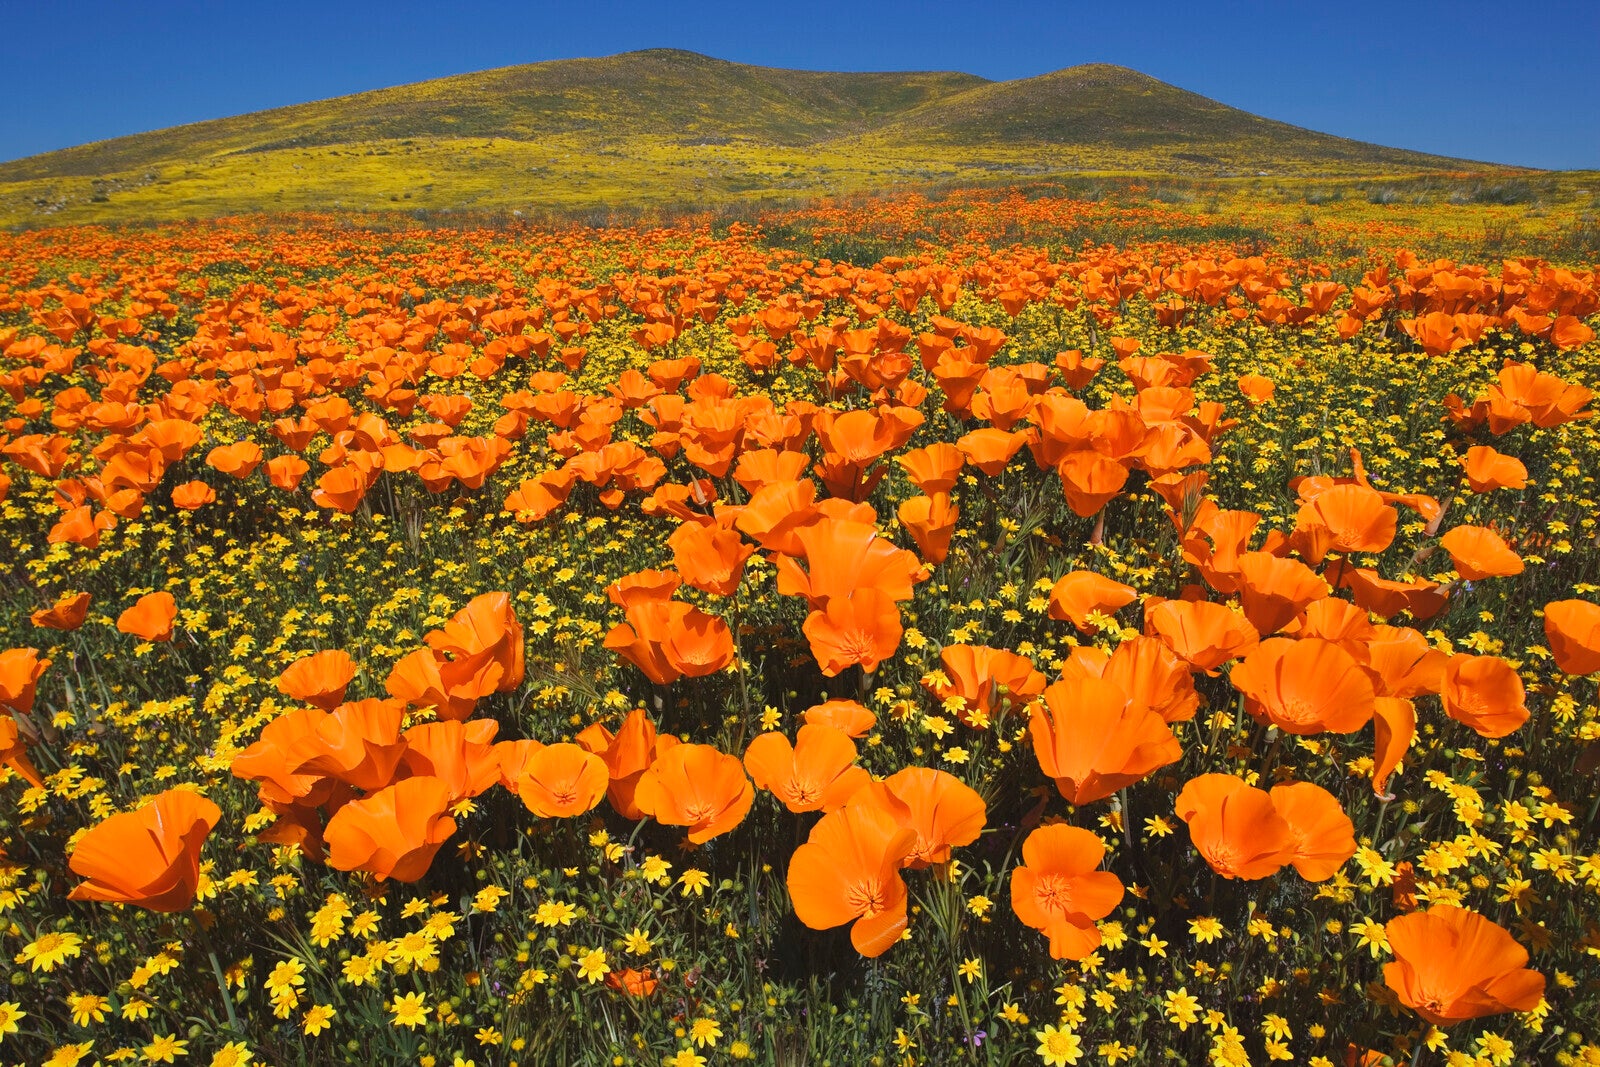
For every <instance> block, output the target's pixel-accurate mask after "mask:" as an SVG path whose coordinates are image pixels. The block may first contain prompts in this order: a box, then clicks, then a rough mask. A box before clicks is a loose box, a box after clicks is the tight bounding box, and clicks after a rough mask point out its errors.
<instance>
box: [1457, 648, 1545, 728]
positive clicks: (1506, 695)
mask: <svg viewBox="0 0 1600 1067" xmlns="http://www.w3.org/2000/svg"><path fill="white" fill-rule="evenodd" d="M1439 696H1440V698H1441V699H1442V700H1443V701H1444V712H1445V714H1446V715H1448V716H1450V717H1451V718H1452V719H1454V720H1456V721H1457V722H1460V723H1465V724H1466V725H1467V726H1470V727H1472V728H1473V729H1474V730H1476V731H1477V732H1478V733H1479V735H1481V736H1483V737H1505V736H1506V735H1507V734H1510V733H1513V732H1515V731H1516V730H1518V729H1520V728H1521V726H1522V724H1523V723H1525V722H1527V721H1528V705H1527V702H1526V699H1525V694H1524V692H1523V688H1522V679H1521V678H1520V677H1518V675H1517V672H1516V671H1515V670H1513V669H1512V667H1511V664H1509V663H1507V662H1506V661H1505V660H1503V659H1501V658H1500V657H1499V656H1473V655H1468V654H1467V653H1461V654H1458V655H1454V656H1451V657H1450V659H1449V661H1448V662H1447V663H1446V664H1445V667H1444V685H1443V687H1442V688H1441V689H1440V691H1439Z"/></svg>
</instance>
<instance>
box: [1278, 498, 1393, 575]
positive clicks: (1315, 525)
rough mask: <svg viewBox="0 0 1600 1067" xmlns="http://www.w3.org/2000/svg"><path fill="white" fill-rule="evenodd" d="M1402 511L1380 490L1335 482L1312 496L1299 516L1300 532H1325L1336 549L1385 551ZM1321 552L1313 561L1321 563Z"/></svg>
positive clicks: (1391, 542) (1314, 556) (1296, 526)
mask: <svg viewBox="0 0 1600 1067" xmlns="http://www.w3.org/2000/svg"><path fill="white" fill-rule="evenodd" d="M1399 518H1400V515H1399V512H1397V511H1395V509H1394V508H1392V507H1390V506H1389V505H1388V504H1386V503H1384V501H1383V497H1381V496H1379V495H1378V492H1377V490H1375V489H1369V488H1367V487H1366V486H1364V485H1353V484H1347V485H1335V486H1332V487H1331V488H1328V489H1325V490H1323V491H1322V492H1320V493H1318V494H1317V495H1316V496H1314V497H1312V498H1311V500H1310V501H1309V502H1307V503H1305V504H1303V505H1301V507H1300V512H1299V514H1298V515H1297V516H1296V518H1295V530H1296V532H1297V533H1304V534H1310V533H1311V532H1312V531H1315V530H1318V529H1320V530H1322V531H1325V535H1326V537H1327V547H1328V549H1331V550H1333V551H1336V552H1343V553H1346V554H1348V553H1352V552H1382V551H1383V550H1384V549H1386V548H1388V547H1389V546H1390V545H1391V544H1393V543H1394V535H1395V529H1396V527H1397V525H1398V523H1399ZM1321 561H1322V556H1321V554H1320V553H1315V552H1313V553H1312V554H1311V562H1313V563H1320V562H1321Z"/></svg>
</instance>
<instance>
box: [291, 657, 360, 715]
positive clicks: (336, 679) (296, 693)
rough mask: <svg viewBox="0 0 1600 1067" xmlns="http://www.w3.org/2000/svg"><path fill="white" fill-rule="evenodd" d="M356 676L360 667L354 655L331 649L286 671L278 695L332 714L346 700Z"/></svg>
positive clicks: (296, 661)
mask: <svg viewBox="0 0 1600 1067" xmlns="http://www.w3.org/2000/svg"><path fill="white" fill-rule="evenodd" d="M355 676H356V663H355V660H353V659H351V658H350V654H349V653H348V652H345V651H343V650H341V649H337V648H330V649H327V650H325V651H322V652H317V653H314V654H313V655H310V656H306V657H305V658H304V659H298V660H295V661H294V662H293V663H291V664H290V665H289V666H288V667H285V668H284V670H283V672H282V673H281V674H279V675H278V691H279V692H281V693H283V694H284V695H286V696H288V697H291V698H292V699H294V700H301V701H304V702H305V703H307V704H314V705H316V706H317V707H319V708H322V709H323V710H324V711H329V710H332V709H333V708H334V707H336V706H337V705H338V704H339V703H340V702H341V701H342V700H344V693H345V690H346V689H348V688H349V687H350V680H351V679H352V678H354V677H355Z"/></svg>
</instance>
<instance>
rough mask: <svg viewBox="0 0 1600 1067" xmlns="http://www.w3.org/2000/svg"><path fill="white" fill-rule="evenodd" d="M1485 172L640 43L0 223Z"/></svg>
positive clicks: (1074, 105) (123, 149) (19, 181)
mask: <svg viewBox="0 0 1600 1067" xmlns="http://www.w3.org/2000/svg"><path fill="white" fill-rule="evenodd" d="M1493 169H1498V168H1491V167H1486V166H1485V165H1483V164H1470V163H1466V162H1464V161H1461V160H1453V159H1445V158H1442V157H1438V156H1430V155H1425V154H1422V153H1417V152H1408V151H1404V150H1402V149H1395V148H1385V147H1381V146H1377V145H1369V144H1364V143H1362V142H1359V141H1351V140H1346V139H1344V138H1338V137H1332V136H1329V135H1327V134H1322V133H1317V132H1314V131H1311V130H1303V129H1300V128H1298V127H1295V126H1290V125H1287V124H1285V123H1281V122H1275V121H1272V120H1270V119H1265V118H1261V117H1259V116H1256V115H1252V114H1249V113H1248V112H1244V111H1240V110H1238V109H1236V108H1231V107H1227V106H1226V105H1223V104H1220V103H1217V102H1216V101H1213V100H1209V99H1207V98H1205V97H1203V96H1199V95H1197V94H1195V93H1191V92H1187V91H1185V90H1182V89H1179V88H1177V87H1175V86H1171V85H1167V84H1166V83H1164V82H1161V81H1158V80H1156V79H1154V78H1151V77H1148V76H1146V75H1144V74H1140V73H1138V72H1137V71H1132V70H1128V69H1126V68H1122V67H1114V66H1108V65H1103V64H1092V65H1086V66H1078V67H1071V68H1068V69H1066V70H1061V71H1057V72H1055V73H1052V74H1045V75H1040V76H1038V77H1034V78H1023V79H1018V80H1015V81H1005V82H991V81H987V80H985V79H983V78H979V77H976V76H974V75H971V74H960V73H951V72H916V73H867V74H852V73H829V72H820V71H798V70H780V69H775V68H769V67H756V66H748V65H745V64H739V63H730V62H727V61H724V60H718V59H713V58H710V57H708V56H703V55H698V54H696V53H693V52H684V51H676V50H669V49H654V50H648V51H642V52H629V53H625V54H622V55H617V56H610V57H607V58H602V59H570V60H556V61H551V62H545V63H535V64H529V65H524V66H516V67H505V68H500V69H497V70H490V71H483V72H480V73H475V74H463V75H457V76H454V77H448V78H439V79H435V80H432V81H425V82H419V83H416V84H413V85H404V86H399V87H397V88H392V89H379V90H374V91H371V92H364V93H357V94H354V95H351V96H343V97H337V98H334V99H330V100H322V101H317V102H314V103H307V104H298V105H294V106H291V107H283V108H276V109H273V110H270V111H261V112H255V113H252V114H247V115H239V116H235V117H232V118H224V119H215V120H211V121H207V122H198V123H193V124H190V125H186V126H178V127H173V128H171V129H165V130H157V131H154V132H151V133H142V134H135V135H132V136H128V137H119V138H116V139H114V140H109V141H101V142H97V143H94V144H88V145H81V146H78V147H75V148H67V149H63V150H61V151H56V152H49V153H45V154H43V155H38V156H32V157H29V158H26V159H20V160H15V161H12V162H8V163H0V223H3V224H9V225H19V224H20V225H39V224H60V223H67V222H85V221H117V220H152V219H170V218H184V217H198V216H208V215H217V214H226V213H238V212H248V211H281V210H326V209H346V210H368V209H384V208H407V209H412V208H426V209H430V210H502V211H509V210H516V209H527V210H535V211H542V212H548V211H558V212H559V211H572V210H587V209H594V208H604V207H609V206H617V205H637V206H681V207H694V206H705V207H712V206H720V205H724V204H727V203H729V202H731V201H737V200H741V199H768V200H770V199H774V198H781V197H788V198H799V197H805V196H815V195H835V194H847V193H854V192H862V191H868V190H875V189H882V188H906V187H912V186H918V185H936V184H950V183H955V182H983V181H993V180H1016V179H1019V178H1027V179H1038V178H1041V177H1049V176H1062V175H1070V174H1083V173H1148V174H1163V175H1173V174H1177V175H1188V176H1196V177H1204V176H1212V177H1227V176H1230V175H1260V174H1271V175H1306V174H1314V175H1317V176H1324V177H1339V176H1360V175H1366V174H1416V173H1427V172H1446V171H1462V170H1474V171H1479V172H1483V171H1486V170H1493Z"/></svg>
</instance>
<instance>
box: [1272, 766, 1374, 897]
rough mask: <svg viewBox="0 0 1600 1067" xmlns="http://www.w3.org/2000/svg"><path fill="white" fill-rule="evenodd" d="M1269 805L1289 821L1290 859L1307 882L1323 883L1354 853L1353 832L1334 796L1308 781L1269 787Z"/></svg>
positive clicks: (1347, 817)
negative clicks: (1270, 788) (1292, 837)
mask: <svg viewBox="0 0 1600 1067" xmlns="http://www.w3.org/2000/svg"><path fill="white" fill-rule="evenodd" d="M1268 795H1269V796H1271V798H1272V806H1273V807H1275V808H1277V809H1278V814H1279V815H1281V816H1283V819H1284V821H1285V822H1287V823H1288V824H1289V830H1290V832H1291V833H1292V834H1293V836H1294V851H1293V854H1292V855H1291V856H1290V857H1289V862H1290V863H1292V864H1294V869H1295V870H1296V871H1298V872H1299V873H1300V877H1302V878H1304V879H1305V880H1306V881H1308V882H1325V881H1327V880H1328V879H1329V878H1332V877H1333V875H1334V873H1335V872H1336V871H1338V869H1339V868H1340V867H1342V866H1344V862H1345V861H1346V860H1348V859H1349V858H1350V857H1351V856H1354V855H1355V854H1356V831H1355V825H1354V824H1353V823H1351V821H1350V816H1348V815H1346V814H1345V813H1344V809H1343V808H1342V807H1340V806H1339V801H1338V800H1337V799H1336V798H1335V797H1334V795H1333V794H1332V793H1330V792H1328V791H1327V790H1326V789H1324V788H1322V787H1321V786H1320V785H1315V784H1313V783H1311V782H1290V783H1284V784H1281V785H1275V786H1273V787H1272V790H1271V792H1270V793H1269V794H1268Z"/></svg>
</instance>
